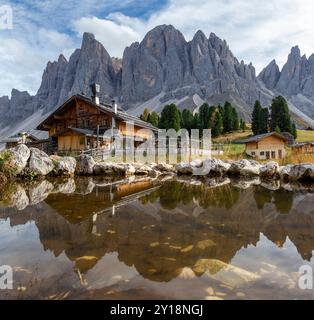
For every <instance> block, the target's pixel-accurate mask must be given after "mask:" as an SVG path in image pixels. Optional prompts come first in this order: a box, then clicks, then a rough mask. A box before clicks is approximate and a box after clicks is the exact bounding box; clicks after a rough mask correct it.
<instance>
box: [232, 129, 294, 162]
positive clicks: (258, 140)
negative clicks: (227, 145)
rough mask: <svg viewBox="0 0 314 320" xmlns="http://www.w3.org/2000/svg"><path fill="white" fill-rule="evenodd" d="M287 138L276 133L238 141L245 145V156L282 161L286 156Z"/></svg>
mask: <svg viewBox="0 0 314 320" xmlns="http://www.w3.org/2000/svg"><path fill="white" fill-rule="evenodd" d="M287 140H288V139H287V138H286V137H285V136H283V135H281V134H279V133H277V132H269V133H264V134H259V135H256V136H253V137H249V138H247V139H243V140H239V141H238V143H243V144H245V152H246V154H247V155H249V156H251V157H253V158H256V159H260V160H266V159H282V158H284V157H285V156H286V150H285V146H286V143H287Z"/></svg>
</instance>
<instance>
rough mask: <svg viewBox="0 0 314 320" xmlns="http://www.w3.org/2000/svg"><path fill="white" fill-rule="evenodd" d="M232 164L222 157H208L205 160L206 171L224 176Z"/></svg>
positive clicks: (204, 168)
mask: <svg viewBox="0 0 314 320" xmlns="http://www.w3.org/2000/svg"><path fill="white" fill-rule="evenodd" d="M230 167H231V164H230V163H229V162H226V161H222V160H220V159H206V160H204V161H203V170H204V173H205V174H206V175H207V174H210V175H217V176H223V175H225V174H226V173H227V172H228V170H229V169H230Z"/></svg>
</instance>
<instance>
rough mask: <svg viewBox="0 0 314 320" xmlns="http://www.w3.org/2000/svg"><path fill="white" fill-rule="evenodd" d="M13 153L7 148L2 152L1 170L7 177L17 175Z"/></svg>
mask: <svg viewBox="0 0 314 320" xmlns="http://www.w3.org/2000/svg"><path fill="white" fill-rule="evenodd" d="M11 157H12V154H11V152H10V151H8V150H5V151H3V152H1V153H0V171H1V172H3V173H4V174H5V175H6V176H7V177H14V176H16V168H15V166H14V165H12V163H11Z"/></svg>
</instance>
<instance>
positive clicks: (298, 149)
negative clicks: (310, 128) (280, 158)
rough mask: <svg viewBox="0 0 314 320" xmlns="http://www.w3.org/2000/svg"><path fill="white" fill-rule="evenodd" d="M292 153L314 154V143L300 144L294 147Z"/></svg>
mask: <svg viewBox="0 0 314 320" xmlns="http://www.w3.org/2000/svg"><path fill="white" fill-rule="evenodd" d="M292 151H293V152H294V153H297V154H314V142H312V141H307V142H299V143H296V144H294V145H293V146H292Z"/></svg>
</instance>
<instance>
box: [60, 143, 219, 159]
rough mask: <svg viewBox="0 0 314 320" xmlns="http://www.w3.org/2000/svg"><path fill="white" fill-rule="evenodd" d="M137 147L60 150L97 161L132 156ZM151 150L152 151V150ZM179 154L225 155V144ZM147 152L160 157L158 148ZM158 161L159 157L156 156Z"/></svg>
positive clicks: (69, 154) (62, 153) (64, 154)
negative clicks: (115, 156) (115, 155)
mask: <svg viewBox="0 0 314 320" xmlns="http://www.w3.org/2000/svg"><path fill="white" fill-rule="evenodd" d="M135 150H136V149H134V150H133V149H121V150H120V149H119V150H114V149H109V150H108V149H107V150H104V149H102V148H94V149H88V150H75V151H60V152H58V154H59V155H63V156H72V157H76V158H77V157H79V156H80V155H82V154H84V155H89V156H91V157H93V158H94V160H95V161H96V162H101V161H104V160H105V159H107V158H108V157H109V156H113V155H114V153H116V154H119V155H120V157H121V155H122V158H123V159H125V157H126V154H128V155H129V156H130V154H131V152H132V151H133V152H135ZM150 151H151V152H150ZM176 151H177V152H176V153H177V155H178V156H179V157H180V155H182V152H183V153H184V152H185V151H186V152H187V153H188V154H189V155H190V158H191V159H195V158H197V157H206V156H211V155H223V153H224V145H223V144H212V146H211V150H205V149H194V148H193V149H190V148H188V149H186V150H185V149H181V148H178V149H177V150H176ZM146 152H147V153H150V154H153V153H155V155H156V157H158V149H154V150H149V149H148V150H147V151H146ZM168 156H169V151H168V150H167V157H168ZM156 162H158V161H157V158H156Z"/></svg>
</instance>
